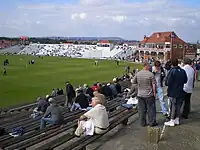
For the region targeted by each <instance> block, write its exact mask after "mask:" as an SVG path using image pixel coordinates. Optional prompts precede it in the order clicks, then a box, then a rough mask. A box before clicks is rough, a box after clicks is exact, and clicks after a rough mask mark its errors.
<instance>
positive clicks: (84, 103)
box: [71, 89, 89, 111]
mask: <svg viewBox="0 0 200 150" xmlns="http://www.w3.org/2000/svg"><path fill="white" fill-rule="evenodd" d="M76 92H77V96H76V98H75V101H74V104H73V105H72V107H71V111H73V110H75V107H77V108H80V109H86V108H87V107H89V102H88V98H87V96H86V95H85V94H83V91H82V90H80V89H77V90H76ZM77 104H78V105H77Z"/></svg>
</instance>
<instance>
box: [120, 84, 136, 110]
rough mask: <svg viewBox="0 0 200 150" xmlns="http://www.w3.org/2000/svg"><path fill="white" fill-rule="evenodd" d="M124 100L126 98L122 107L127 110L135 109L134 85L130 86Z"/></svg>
mask: <svg viewBox="0 0 200 150" xmlns="http://www.w3.org/2000/svg"><path fill="white" fill-rule="evenodd" d="M126 98H128V100H127V102H126V104H122V106H123V107H125V108H128V109H130V108H133V107H136V105H137V103H138V99H137V85H136V84H132V86H131V89H130V91H129V92H128V93H127V95H126Z"/></svg>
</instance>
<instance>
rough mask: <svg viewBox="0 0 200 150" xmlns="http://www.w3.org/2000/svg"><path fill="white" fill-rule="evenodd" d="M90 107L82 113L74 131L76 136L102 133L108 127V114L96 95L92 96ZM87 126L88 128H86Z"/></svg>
mask: <svg viewBox="0 0 200 150" xmlns="http://www.w3.org/2000/svg"><path fill="white" fill-rule="evenodd" d="M92 107H93V108H92V109H91V110H89V111H88V112H86V113H85V114H84V115H82V116H81V117H80V119H79V121H78V127H77V129H76V131H75V135H76V136H81V135H82V134H83V133H85V134H86V135H93V134H94V133H95V134H103V133H105V131H106V130H107V129H108V127H109V120H108V114H107V111H106V108H105V106H103V105H102V104H101V101H100V100H99V99H98V97H93V98H92ZM88 126H89V128H90V129H89V130H88Z"/></svg>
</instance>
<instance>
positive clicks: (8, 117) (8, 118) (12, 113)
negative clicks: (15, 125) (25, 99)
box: [0, 95, 65, 125]
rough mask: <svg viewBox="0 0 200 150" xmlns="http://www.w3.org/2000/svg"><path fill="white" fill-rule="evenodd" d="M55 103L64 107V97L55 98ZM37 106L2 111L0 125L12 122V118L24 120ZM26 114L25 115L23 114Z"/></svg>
mask: <svg viewBox="0 0 200 150" xmlns="http://www.w3.org/2000/svg"><path fill="white" fill-rule="evenodd" d="M55 99H56V101H57V102H58V104H59V105H64V103H65V97H64V96H63V95H60V96H57V97H56V98H55ZM36 106H37V103H32V104H28V105H25V106H20V107H15V108H8V109H2V110H1V113H3V114H1V115H0V118H1V120H0V125H1V124H5V123H7V122H12V121H13V122H14V120H13V117H14V118H15V120H16V119H20V118H24V117H27V116H29V115H30V114H31V113H32V110H33V109H34V108H35V107H36ZM25 112H26V113H25Z"/></svg>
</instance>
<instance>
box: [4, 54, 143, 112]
mask: <svg viewBox="0 0 200 150" xmlns="http://www.w3.org/2000/svg"><path fill="white" fill-rule="evenodd" d="M6 58H8V59H9V62H10V64H9V66H7V67H6V68H7V76H3V65H2V68H1V69H2V72H1V75H0V108H5V107H10V106H15V105H19V104H23V103H29V102H33V101H35V100H36V98H37V96H44V95H46V94H50V93H51V90H52V88H57V87H59V88H63V89H64V85H65V81H67V80H69V81H70V82H71V83H72V84H73V85H79V84H84V83H87V84H89V85H91V84H92V83H94V82H96V81H99V82H107V81H111V80H112V78H113V77H115V76H119V75H122V74H123V73H124V68H125V66H126V65H127V63H126V62H120V66H119V67H117V66H116V64H115V62H114V61H109V60H100V64H99V66H94V60H89V59H72V58H60V57H44V58H43V59H41V58H38V57H33V56H0V63H2V64H3V61H4V60H5V59H6ZM30 59H34V60H35V62H36V63H35V64H34V65H27V64H28V61H29V60H30ZM129 64H130V66H131V69H133V68H139V67H140V66H139V65H136V64H133V63H129ZM26 65H27V66H28V67H26Z"/></svg>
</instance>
